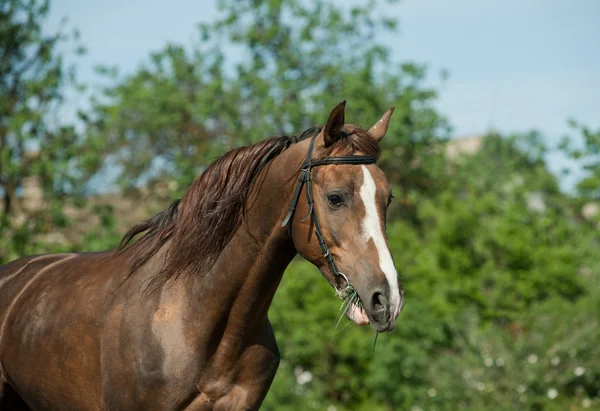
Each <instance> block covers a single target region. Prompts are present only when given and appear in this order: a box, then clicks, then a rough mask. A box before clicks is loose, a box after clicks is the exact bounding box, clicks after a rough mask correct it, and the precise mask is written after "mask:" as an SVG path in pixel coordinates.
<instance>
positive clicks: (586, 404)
mask: <svg viewBox="0 0 600 411" xmlns="http://www.w3.org/2000/svg"><path fill="white" fill-rule="evenodd" d="M581 405H582V406H583V408H590V407H591V406H592V400H590V399H589V398H584V399H583V401H581Z"/></svg>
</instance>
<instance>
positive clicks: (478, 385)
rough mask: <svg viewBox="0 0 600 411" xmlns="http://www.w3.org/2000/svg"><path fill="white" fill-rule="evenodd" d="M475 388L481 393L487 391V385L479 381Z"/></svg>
mask: <svg viewBox="0 0 600 411" xmlns="http://www.w3.org/2000/svg"><path fill="white" fill-rule="evenodd" d="M475 388H477V389H478V390H479V391H483V390H485V384H484V383H482V382H481V381H479V382H478V383H477V384H475Z"/></svg>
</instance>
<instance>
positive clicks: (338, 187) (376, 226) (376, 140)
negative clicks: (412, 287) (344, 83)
mask: <svg viewBox="0 0 600 411" xmlns="http://www.w3.org/2000/svg"><path fill="white" fill-rule="evenodd" d="M344 109H345V103H344V102H343V103H340V104H338V105H337V106H336V107H335V108H334V109H333V110H332V112H331V114H330V115H329V118H328V120H327V123H326V124H325V126H324V127H323V128H322V130H321V132H320V133H319V134H318V136H316V137H315V138H314V143H312V144H314V148H312V153H311V149H310V148H309V150H308V152H309V156H310V158H311V159H312V161H313V164H315V165H314V166H313V167H308V168H309V172H308V173H307V174H308V175H309V176H310V177H309V178H307V179H306V184H304V187H306V185H308V190H305V189H302V191H301V192H300V194H299V196H304V200H302V201H299V202H298V213H296V215H295V218H294V219H293V221H292V224H293V226H292V230H291V231H292V237H293V241H294V245H295V247H296V249H297V250H298V252H299V253H300V254H301V255H302V256H303V257H304V258H305V259H307V260H308V261H310V262H311V263H313V264H314V265H316V266H317V267H318V268H319V270H320V271H321V273H322V274H323V276H324V277H325V278H326V279H327V280H328V281H329V282H330V284H331V285H332V286H334V287H335V288H336V289H337V290H338V292H339V293H340V295H341V297H342V298H349V297H350V296H349V295H348V294H349V293H352V294H354V292H356V294H357V295H358V297H359V298H360V299H357V298H354V299H353V303H351V305H350V307H349V308H348V310H347V311H346V315H347V316H348V318H350V319H351V320H352V321H354V322H355V323H356V324H358V325H366V324H369V323H370V324H371V326H372V327H373V328H374V329H375V330H376V331H378V332H383V331H391V330H393V329H394V327H395V323H396V318H397V316H398V314H399V312H400V310H401V308H402V304H403V290H402V287H401V286H399V284H398V274H397V271H396V268H395V265H394V260H393V258H392V255H391V253H390V249H389V246H388V241H387V236H386V233H385V227H386V211H387V208H388V205H389V203H390V201H391V199H392V193H391V190H390V187H389V185H388V182H387V178H386V176H385V174H384V173H383V171H381V169H379V168H378V167H377V165H376V164H374V162H375V160H376V158H377V157H378V155H379V144H380V142H381V140H382V139H383V137H384V135H385V133H386V131H387V128H388V124H389V120H390V117H391V115H392V112H393V108H392V109H390V110H388V111H387V112H386V113H385V114H384V115H383V117H382V118H381V120H379V121H378V122H377V123H376V124H375V125H374V126H373V127H371V129H370V130H368V131H367V130H363V129H361V128H359V127H357V126H354V125H350V124H345V123H344ZM350 156H362V157H354V158H352V157H350ZM326 157H327V158H331V157H336V158H337V159H338V160H330V161H328V160H326V161H324V163H325V164H323V162H321V164H319V162H318V160H319V159H323V158H326ZM361 159H362V160H361ZM305 164H306V162H305ZM309 180H310V181H309ZM300 186H301V187H302V184H300ZM305 191H306V192H305ZM311 193H312V195H311ZM307 197H308V198H309V199H310V197H312V200H313V201H314V213H313V215H312V216H311V218H307V219H305V220H303V221H302V217H304V216H305V215H307V214H309V213H310V206H309V203H310V201H307ZM315 214H316V220H317V221H316V223H315ZM319 232H320V233H322V237H323V240H324V244H325V247H323V245H320V244H319ZM327 251H329V252H330V255H331V257H332V260H331V259H330V260H329V261H328V258H327ZM332 261H333V264H332Z"/></svg>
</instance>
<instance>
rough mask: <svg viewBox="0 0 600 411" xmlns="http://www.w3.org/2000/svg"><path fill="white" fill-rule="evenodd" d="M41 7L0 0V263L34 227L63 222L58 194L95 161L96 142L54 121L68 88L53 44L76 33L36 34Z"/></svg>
mask: <svg viewBox="0 0 600 411" xmlns="http://www.w3.org/2000/svg"><path fill="white" fill-rule="evenodd" d="M48 10H49V2H48V1H39V0H1V1H0V56H1V58H0V196H1V201H0V262H5V261H6V260H9V259H12V258H14V257H16V256H18V255H24V254H30V253H32V252H34V251H35V246H34V242H32V241H31V240H32V238H31V236H32V235H33V234H34V233H39V232H44V231H48V230H49V229H50V228H51V227H53V226H62V225H65V224H67V220H66V219H65V216H64V213H63V210H62V205H63V203H64V200H65V198H66V196H67V195H73V194H76V193H79V192H81V187H83V185H84V182H85V181H86V177H88V176H89V175H91V174H92V173H93V172H94V171H95V169H96V168H97V167H98V166H99V164H100V162H99V158H98V157H97V156H95V154H94V146H97V145H98V141H97V140H92V139H85V138H83V137H82V136H80V135H79V134H78V133H77V132H76V130H75V128H74V127H73V126H71V125H62V124H60V123H59V122H58V121H57V117H58V110H59V108H60V105H61V103H62V102H63V99H64V96H65V92H66V90H67V89H68V88H69V87H71V86H76V83H75V77H74V76H75V72H74V68H73V67H67V66H66V65H65V64H64V61H63V57H62V55H61V54H60V53H59V52H58V48H59V46H60V45H61V44H65V43H66V42H68V41H69V40H70V38H71V37H75V38H76V37H77V33H76V32H75V33H74V34H73V36H67V35H65V34H63V33H62V32H58V33H55V34H52V35H47V34H45V33H43V31H42V28H41V22H42V21H43V19H44V18H45V16H46V15H47V13H48ZM83 52H84V49H83V48H82V47H80V46H79V47H77V48H76V53H78V54H81V53H83ZM28 183H29V184H30V185H31V184H33V188H34V189H36V187H37V186H38V185H39V188H40V190H41V191H42V192H43V194H44V195H43V196H39V195H38V197H37V198H35V201H34V203H33V204H25V203H24V202H23V198H22V193H23V191H24V190H25V189H27V188H29V187H26V186H27V184H28Z"/></svg>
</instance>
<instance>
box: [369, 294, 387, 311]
mask: <svg viewBox="0 0 600 411" xmlns="http://www.w3.org/2000/svg"><path fill="white" fill-rule="evenodd" d="M387 309H388V303H387V298H385V295H383V294H382V293H380V292H375V293H373V296H372V297H371V310H372V312H373V316H374V317H379V316H382V315H383V314H384V313H385V312H386V311H387Z"/></svg>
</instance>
